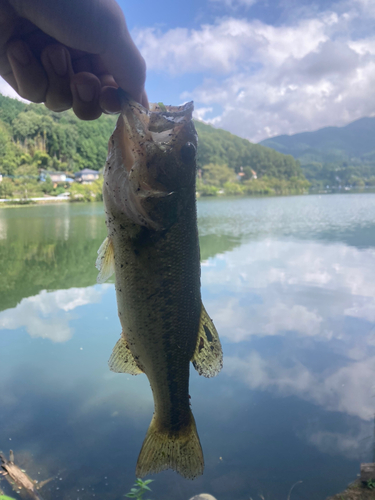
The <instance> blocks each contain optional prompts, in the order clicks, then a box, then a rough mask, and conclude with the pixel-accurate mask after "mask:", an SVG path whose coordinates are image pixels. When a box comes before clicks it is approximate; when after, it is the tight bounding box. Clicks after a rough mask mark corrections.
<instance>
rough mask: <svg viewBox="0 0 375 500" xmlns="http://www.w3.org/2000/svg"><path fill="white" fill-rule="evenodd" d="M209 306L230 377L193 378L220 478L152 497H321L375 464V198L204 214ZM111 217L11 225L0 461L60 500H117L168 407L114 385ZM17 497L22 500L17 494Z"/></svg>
mask: <svg viewBox="0 0 375 500" xmlns="http://www.w3.org/2000/svg"><path fill="white" fill-rule="evenodd" d="M198 212H199V230H200V241H201V256H202V295H203V299H204V303H205V305H206V308H207V310H208V311H209V313H210V315H211V316H212V317H213V319H214V321H215V324H216V326H217V329H218V331H219V333H220V336H221V339H222V343H223V349H224V369H223V371H222V373H221V374H220V375H219V376H218V377H216V378H215V379H210V380H209V379H204V378H203V377H199V376H198V375H197V373H196V372H195V370H194V369H193V367H192V368H191V388H190V394H191V396H192V409H193V412H194V415H195V418H196V422H197V426H198V431H199V435H200V439H201V442H202V446H203V450H204V455H205V461H206V469H205V473H204V475H203V476H202V477H200V478H197V479H196V480H195V481H187V480H184V479H182V478H181V477H179V476H178V475H177V474H176V473H174V472H172V471H166V472H163V473H161V474H158V475H156V476H154V477H153V479H155V482H154V483H152V488H153V493H152V495H150V498H152V499H154V500H158V499H163V500H164V499H165V500H167V499H172V498H173V499H176V500H180V499H181V500H183V499H184V500H188V499H189V498H190V497H191V496H193V495H194V494H197V493H201V492H206V493H211V494H213V495H214V496H216V497H217V498H218V500H233V499H238V500H242V499H243V500H245V499H248V498H249V497H252V498H254V499H255V498H259V495H263V496H264V498H265V499H267V500H268V499H269V500H273V499H275V500H286V499H287V497H288V493H289V490H290V488H291V487H292V485H293V484H294V483H296V482H298V481H303V482H302V483H300V484H298V485H296V487H295V488H294V489H293V492H292V495H291V499H292V500H294V499H309V500H315V499H316V500H320V499H324V498H325V497H326V496H328V495H330V494H333V493H336V492H338V491H339V490H341V489H343V488H344V487H345V486H346V485H347V483H349V482H350V481H352V480H354V479H355V478H356V475H357V473H358V472H359V464H360V462H364V461H372V459H373V457H372V449H373V437H372V436H373V423H374V412H375V405H374V396H375V377H374V376H375V195H373V194H360V195H355V194H350V195H326V196H301V197H284V198H258V199H256V198H239V199H213V200H208V199H207V200H201V201H199V203H198ZM105 233H106V228H105V224H104V216H103V206H102V205H101V204H85V205H72V204H61V205H56V206H38V207H28V208H27V207H25V208H16V209H3V210H1V211H0V278H1V279H0V422H1V426H0V449H3V450H4V451H7V450H8V448H12V449H13V450H14V452H15V455H16V461H17V460H18V463H19V464H20V465H22V466H23V467H26V469H27V472H28V473H29V474H30V475H31V476H32V477H34V478H37V479H39V480H43V479H46V478H48V477H50V476H56V479H55V480H54V481H52V482H51V483H49V484H48V485H47V486H46V487H45V488H44V490H43V493H44V497H45V499H46V500H52V499H56V500H68V499H71V500H76V499H80V500H86V499H89V498H93V497H96V498H100V499H101V500H104V499H106V500H115V499H116V500H118V499H120V498H123V494H124V493H126V492H128V491H129V489H130V487H131V486H132V483H133V482H134V479H135V477H134V470H135V463H136V460H137V456H138V453H139V450H140V447H141V445H142V442H143V438H144V435H145V433H146V430H147V428H148V425H149V423H150V420H151V416H152V411H153V403H152V395H151V390H150V388H149V384H148V381H147V378H146V377H145V376H143V375H141V376H137V377H132V376H129V375H126V374H115V373H111V372H110V371H109V369H108V367H107V359H108V357H109V355H110V353H111V351H112V348H113V346H114V344H115V343H116V341H117V340H118V338H119V335H120V331H121V330H120V323H119V320H118V318H117V310H116V300H115V292H114V285H113V284H112V283H107V284H104V285H97V284H96V274H97V272H96V269H95V267H94V262H95V259H96V251H97V249H98V247H99V246H100V244H101V242H102V241H103V239H104V237H105ZM1 487H3V489H4V490H5V491H6V492H8V493H10V490H9V488H8V486H7V484H5V481H2V483H1Z"/></svg>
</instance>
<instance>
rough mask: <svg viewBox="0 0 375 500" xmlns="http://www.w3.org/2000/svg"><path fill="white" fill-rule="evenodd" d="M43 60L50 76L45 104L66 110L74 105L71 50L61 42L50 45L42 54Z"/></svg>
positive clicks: (58, 109)
mask: <svg viewBox="0 0 375 500" xmlns="http://www.w3.org/2000/svg"><path fill="white" fill-rule="evenodd" d="M41 61H42V64H43V67H44V70H45V72H46V73H47V77H48V89H47V93H46V100H45V105H46V106H47V108H48V109H51V110H52V111H64V110H66V109H69V108H71V107H72V103H73V96H72V91H71V90H70V76H71V75H72V74H73V70H72V68H71V64H70V57H69V52H68V51H67V49H66V48H65V47H63V46H62V45H59V44H55V45H49V46H48V47H46V48H45V49H44V51H43V52H42V55H41Z"/></svg>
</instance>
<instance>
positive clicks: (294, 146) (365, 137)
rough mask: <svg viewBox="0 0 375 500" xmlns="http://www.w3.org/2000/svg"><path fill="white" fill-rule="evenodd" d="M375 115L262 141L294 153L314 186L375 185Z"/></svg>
mask: <svg viewBox="0 0 375 500" xmlns="http://www.w3.org/2000/svg"><path fill="white" fill-rule="evenodd" d="M374 133H375V118H361V119H359V120H356V121H355V122H352V123H350V124H349V125H346V126H345V127H326V128H322V129H320V130H317V131H315V132H304V133H301V134H294V135H290V136H288V135H280V136H277V137H272V138H271V139H266V140H264V141H262V142H261V143H260V144H261V145H263V146H267V147H269V148H273V149H274V150H276V151H279V152H281V153H285V154H290V155H292V156H293V157H294V158H295V159H297V160H299V161H300V163H301V167H302V171H303V173H304V175H305V177H306V179H308V180H309V181H310V183H311V185H312V187H314V188H320V189H321V188H326V187H327V186H329V187H330V188H339V187H346V186H348V187H354V188H364V187H374V186H375V146H374Z"/></svg>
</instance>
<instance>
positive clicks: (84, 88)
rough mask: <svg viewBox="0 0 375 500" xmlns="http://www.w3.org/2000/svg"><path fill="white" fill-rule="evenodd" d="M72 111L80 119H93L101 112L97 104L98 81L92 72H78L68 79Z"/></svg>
mask: <svg viewBox="0 0 375 500" xmlns="http://www.w3.org/2000/svg"><path fill="white" fill-rule="evenodd" d="M70 89H71V91H72V95H73V111H74V113H75V114H76V115H77V116H78V118H80V119H81V120H95V119H96V118H99V116H100V115H101V114H102V110H101V108H100V105H99V97H100V81H99V79H98V78H97V77H96V76H95V75H93V74H92V73H78V74H77V75H73V76H72V78H71V81H70Z"/></svg>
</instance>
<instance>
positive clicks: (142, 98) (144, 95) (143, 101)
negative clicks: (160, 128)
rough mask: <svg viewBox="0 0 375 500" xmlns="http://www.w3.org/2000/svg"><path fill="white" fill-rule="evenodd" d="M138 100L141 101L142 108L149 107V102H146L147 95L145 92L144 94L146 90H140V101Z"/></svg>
mask: <svg viewBox="0 0 375 500" xmlns="http://www.w3.org/2000/svg"><path fill="white" fill-rule="evenodd" d="M140 102H141V104H142V106H143V107H144V108H146V109H150V104H149V102H148V97H147V94H146V91H145V90H144V91H143V92H142V95H141V101H140Z"/></svg>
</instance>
